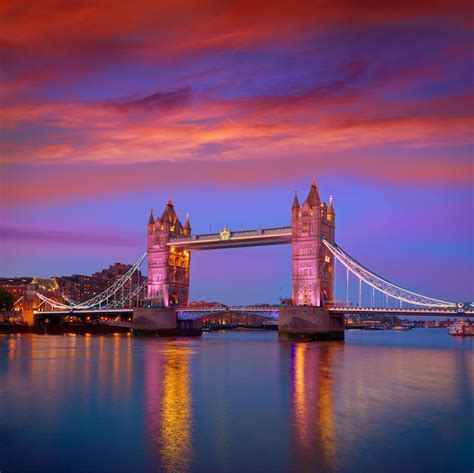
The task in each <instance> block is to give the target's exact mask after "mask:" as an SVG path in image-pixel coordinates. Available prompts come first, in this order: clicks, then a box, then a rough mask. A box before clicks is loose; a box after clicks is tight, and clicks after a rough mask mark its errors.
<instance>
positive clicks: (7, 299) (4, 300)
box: [0, 287, 15, 312]
mask: <svg viewBox="0 0 474 473" xmlns="http://www.w3.org/2000/svg"><path fill="white" fill-rule="evenodd" d="M14 303H15V301H14V300H13V296H12V294H11V293H10V292H8V291H6V290H5V289H3V287H0V311H1V312H10V311H11V310H12V309H13V304H14Z"/></svg>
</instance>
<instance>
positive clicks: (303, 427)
mask: <svg viewBox="0 0 474 473" xmlns="http://www.w3.org/2000/svg"><path fill="white" fill-rule="evenodd" d="M331 349H333V348H332V347H330V346H329V345H326V346H324V345H308V344H306V343H297V344H295V345H293V348H292V350H293V409H294V425H295V431H296V432H295V440H296V449H297V452H298V455H300V456H301V457H302V458H304V457H306V456H307V457H308V461H309V459H310V458H312V457H313V455H314V452H315V451H316V450H320V451H321V456H320V458H321V461H322V464H321V465H320V467H321V468H322V470H323V471H332V470H333V469H334V467H335V466H336V465H335V462H336V443H335V442H336V440H335V421H334V399H333V393H332V378H331V368H332V367H331V358H332V354H331ZM313 466H314V465H313Z"/></svg>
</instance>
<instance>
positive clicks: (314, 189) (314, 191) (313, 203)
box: [305, 179, 321, 209]
mask: <svg viewBox="0 0 474 473" xmlns="http://www.w3.org/2000/svg"><path fill="white" fill-rule="evenodd" d="M305 202H308V204H309V205H310V207H311V208H313V209H314V208H316V207H318V208H319V206H320V205H321V199H320V198H319V190H318V186H317V185H316V180H315V179H313V181H312V182H311V187H310V189H309V192H308V197H306V200H305Z"/></svg>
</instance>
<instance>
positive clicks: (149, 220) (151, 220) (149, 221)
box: [148, 209, 155, 225]
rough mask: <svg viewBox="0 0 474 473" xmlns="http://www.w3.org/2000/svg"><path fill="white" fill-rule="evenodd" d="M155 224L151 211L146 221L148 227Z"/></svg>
mask: <svg viewBox="0 0 474 473" xmlns="http://www.w3.org/2000/svg"><path fill="white" fill-rule="evenodd" d="M154 223H155V217H153V209H151V212H150V218H149V219H148V225H153V224H154Z"/></svg>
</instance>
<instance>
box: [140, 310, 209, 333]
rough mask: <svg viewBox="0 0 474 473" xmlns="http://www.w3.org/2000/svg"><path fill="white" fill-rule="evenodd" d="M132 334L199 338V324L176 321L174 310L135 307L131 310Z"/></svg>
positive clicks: (192, 321) (196, 321)
mask: <svg viewBox="0 0 474 473" xmlns="http://www.w3.org/2000/svg"><path fill="white" fill-rule="evenodd" d="M132 332H133V335H135V336H150V337H177V336H180V337H183V336H199V335H201V322H200V321H199V320H190V321H185V322H183V321H178V319H177V317H176V309H174V308H170V307H136V308H135V309H133V324H132Z"/></svg>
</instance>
